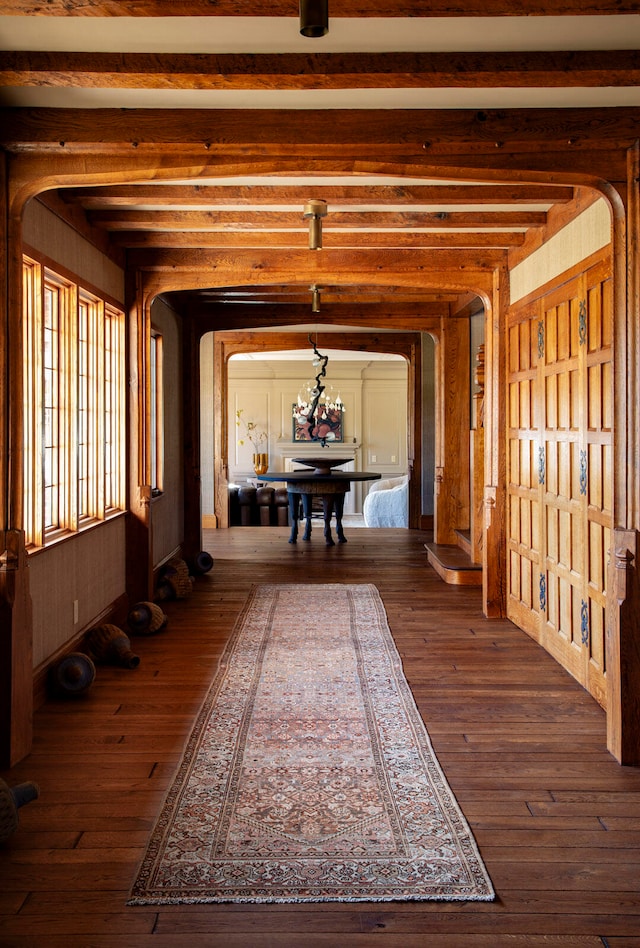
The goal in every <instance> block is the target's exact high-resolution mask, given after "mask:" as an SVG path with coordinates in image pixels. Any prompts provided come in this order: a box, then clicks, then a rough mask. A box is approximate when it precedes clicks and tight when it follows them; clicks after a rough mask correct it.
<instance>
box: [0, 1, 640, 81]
mask: <svg viewBox="0 0 640 948" xmlns="http://www.w3.org/2000/svg"><path fill="white" fill-rule="evenodd" d="M332 13H333V11H332ZM639 80H640V65H639V62H638V53H637V50H635V49H630V50H619V49H611V50H572V51H570V52H564V51H544V52H541V51H521V52H502V51H497V52H483V53H480V52H474V51H465V52H453V51H452V52H419V53H418V52H398V53H395V52H393V53H324V54H323V53H316V52H314V53H308V54H307V53H253V54H247V53H227V54H219V53H217V54H205V53H98V52H50V51H47V52H40V51H38V52H24V51H11V50H8V51H5V52H3V54H2V66H0V87H2V86H22V87H25V86H26V87H29V86H37V87H39V88H41V87H43V86H44V87H49V88H65V87H68V88H74V89H77V88H88V89H91V88H99V87H102V86H105V85H108V86H109V88H111V89H118V88H126V89H130V88H131V87H132V86H134V87H135V88H136V89H194V88H197V89H222V90H224V91H229V90H233V89H240V90H245V89H259V90H264V89H278V90H282V89H387V88H394V89H410V88H411V89H420V88H425V87H426V88H429V89H438V88H455V89H460V88H471V89H475V88H492V89H493V88H506V87H509V88H518V89H521V88H540V87H543V88H548V87H565V88H567V87H569V88H576V87H580V88H584V87H586V88H589V87H594V88H597V87H601V86H603V85H606V86H614V87H615V86H635V85H637V84H638V81H639Z"/></svg>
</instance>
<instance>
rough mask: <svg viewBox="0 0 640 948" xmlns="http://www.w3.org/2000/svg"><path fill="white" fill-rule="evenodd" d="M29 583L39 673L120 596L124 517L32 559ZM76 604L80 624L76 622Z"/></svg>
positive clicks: (34, 650)
mask: <svg viewBox="0 0 640 948" xmlns="http://www.w3.org/2000/svg"><path fill="white" fill-rule="evenodd" d="M29 582H30V587H31V598H32V600H33V662H34V668H37V667H38V666H39V665H41V664H42V663H43V662H44V661H46V659H47V658H49V656H50V655H53V654H54V653H55V652H56V651H57V650H58V649H59V648H62V647H63V646H64V645H65V644H66V643H67V642H68V641H69V640H70V639H72V638H73V637H74V635H76V634H77V633H78V632H79V631H80V630H81V629H82V628H84V627H85V626H86V625H88V624H89V623H90V622H91V621H92V619H93V618H94V617H95V616H97V615H100V614H101V612H103V611H104V610H105V609H107V608H108V607H109V606H110V605H111V604H112V603H113V602H115V600H116V599H117V598H118V597H119V596H120V595H122V593H123V592H124V588H125V557H124V517H123V516H118V517H115V518H113V519H112V520H108V521H106V522H105V523H103V524H100V526H97V527H92V528H89V529H88V530H85V531H83V532H82V533H79V534H78V535H77V536H74V537H70V538H69V539H68V540H63V541H62V542H60V543H55V544H54V545H53V546H51V547H48V548H46V549H44V550H41V551H40V552H38V553H35V554H33V555H32V556H30V557H29ZM76 600H77V603H78V607H77V608H78V620H77V622H74V602H75V601H76Z"/></svg>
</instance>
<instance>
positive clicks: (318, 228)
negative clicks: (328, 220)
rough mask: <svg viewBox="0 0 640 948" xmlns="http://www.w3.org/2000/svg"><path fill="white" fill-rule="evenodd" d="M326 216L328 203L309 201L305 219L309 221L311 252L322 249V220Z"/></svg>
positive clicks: (305, 210) (306, 206) (304, 215)
mask: <svg viewBox="0 0 640 948" xmlns="http://www.w3.org/2000/svg"><path fill="white" fill-rule="evenodd" d="M326 216H327V202H326V201H320V200H318V201H307V203H306V204H305V206H304V214H303V217H305V218H308V219H309V250H321V249H322V218H323V217H326Z"/></svg>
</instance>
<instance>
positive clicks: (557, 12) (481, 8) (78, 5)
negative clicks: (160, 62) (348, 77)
mask: <svg viewBox="0 0 640 948" xmlns="http://www.w3.org/2000/svg"><path fill="white" fill-rule="evenodd" d="M334 8H335V9H334ZM334 8H332V9H331V10H330V18H335V17H357V18H359V19H366V18H368V17H414V18H416V17H475V16H483V17H485V16H589V15H600V16H604V15H616V14H623V13H637V12H638V6H637V2H636V0H341V2H340V3H339V4H334ZM2 12H3V14H4V15H5V16H6V15H11V16H86V17H112V16H134V17H160V16H162V17H165V16H201V17H211V18H215V17H217V16H234V17H238V16H251V17H260V16H269V17H276V16H278V17H283V18H285V17H295V18H296V19H297V4H295V3H294V4H292V3H291V0H253V2H252V3H251V4H250V5H247V4H238V2H237V0H216V2H215V3H212V2H210V0H180V2H179V3H167V2H166V0H128V2H127V3H126V4H125V3H122V0H46V2H43V0H3V4H2ZM285 30H286V26H285V25H283V31H285Z"/></svg>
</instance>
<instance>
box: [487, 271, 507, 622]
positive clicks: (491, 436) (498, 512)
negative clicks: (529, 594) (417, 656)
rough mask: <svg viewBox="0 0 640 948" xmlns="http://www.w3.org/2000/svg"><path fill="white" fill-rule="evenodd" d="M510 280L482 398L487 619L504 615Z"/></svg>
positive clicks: (491, 341) (494, 319)
mask: <svg viewBox="0 0 640 948" xmlns="http://www.w3.org/2000/svg"><path fill="white" fill-rule="evenodd" d="M508 306H509V278H508V274H507V271H506V269H500V270H496V271H495V273H494V283H493V294H492V299H491V303H490V307H489V310H488V312H487V319H486V325H485V398H484V429H485V430H484V443H485V454H484V477H485V488H484V537H483V547H482V605H483V611H484V614H485V615H486V616H487V618H494V617H498V616H503V615H505V611H506V531H505V514H506V495H507V490H506V480H505V478H506V428H505V425H506V394H505V390H506V361H505V352H506V343H507V340H506V335H505V333H506V329H505V326H506V312H507V309H508Z"/></svg>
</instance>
